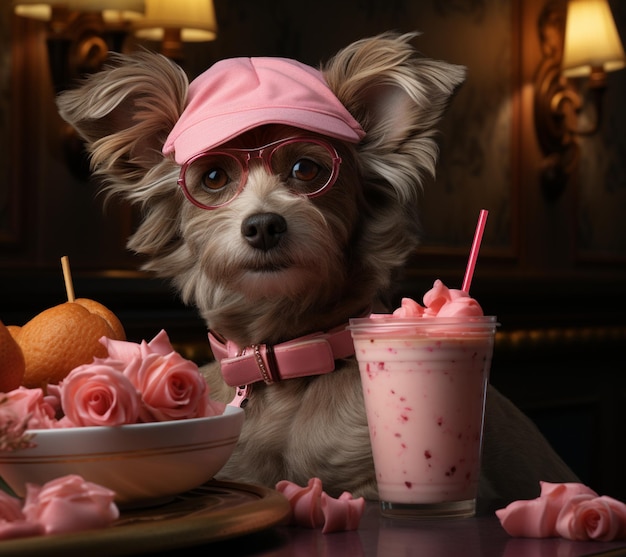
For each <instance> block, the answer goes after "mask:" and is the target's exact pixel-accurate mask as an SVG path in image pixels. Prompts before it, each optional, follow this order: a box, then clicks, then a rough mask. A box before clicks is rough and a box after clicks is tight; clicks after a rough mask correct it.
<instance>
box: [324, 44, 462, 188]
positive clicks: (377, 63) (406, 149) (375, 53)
mask: <svg viewBox="0 0 626 557" xmlns="http://www.w3.org/2000/svg"><path fill="white" fill-rule="evenodd" d="M416 36H417V34H416V33H410V34H404V35H400V34H397V33H384V34H382V35H378V36H376V37H372V38H368V39H363V40H360V41H357V42H355V43H353V44H351V45H350V46H348V47H346V48H345V49H343V50H341V51H340V52H338V53H337V54H336V55H335V56H334V57H333V58H332V59H331V60H330V61H329V62H328V63H327V64H326V66H325V67H324V68H322V71H323V72H324V76H325V78H326V80H327V82H328V84H329V86H330V88H331V89H332V90H333V92H334V93H335V95H336V96H337V98H338V99H339V100H340V101H341V102H342V103H343V104H344V106H345V107H346V108H347V109H348V110H349V111H350V113H351V114H352V115H353V116H354V117H355V118H356V119H357V120H358V121H359V123H360V124H361V126H362V127H363V129H364V130H365V132H366V136H365V138H364V140H363V141H362V143H361V145H360V147H359V149H360V150H361V152H362V154H363V155H364V156H362V157H361V159H362V162H364V164H365V168H364V171H365V173H366V176H365V178H366V180H367V178H368V176H371V177H372V178H375V179H376V178H377V179H378V180H380V178H381V177H382V178H383V180H384V181H385V182H389V180H390V179H391V184H392V186H394V188H396V189H397V193H398V195H399V196H400V197H401V198H402V197H404V195H409V198H413V195H412V194H411V190H415V182H416V175H417V178H418V180H417V181H418V182H419V183H421V181H422V178H423V175H424V173H425V172H426V173H428V174H431V175H434V171H435V164H436V161H437V157H438V148H437V143H436V138H435V136H436V130H435V125H436V124H437V122H438V121H439V120H440V118H441V116H442V114H443V112H444V110H445V109H446V107H447V105H448V103H449V101H450V98H451V96H452V94H453V93H454V91H455V90H456V89H457V88H458V87H459V86H460V85H461V83H462V82H463V81H464V79H465V68H463V67H462V66H458V65H454V64H450V63H447V62H441V61H437V60H431V59H429V58H425V57H423V56H420V55H419V53H418V52H417V51H416V50H415V49H414V48H413V47H412V46H411V44H410V41H411V40H412V39H413V38H414V37H416ZM405 179H406V183H404V180H405Z"/></svg>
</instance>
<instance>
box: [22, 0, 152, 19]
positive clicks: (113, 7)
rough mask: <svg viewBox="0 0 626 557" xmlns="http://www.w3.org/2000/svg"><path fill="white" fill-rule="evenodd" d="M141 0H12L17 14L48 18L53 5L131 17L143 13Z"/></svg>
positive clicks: (118, 16)
mask: <svg viewBox="0 0 626 557" xmlns="http://www.w3.org/2000/svg"><path fill="white" fill-rule="evenodd" d="M143 4H144V2H143V0H13V9H14V11H15V13H16V14H17V15H20V16H23V17H30V18H33V19H41V20H46V21H47V20H50V19H51V18H52V8H53V6H58V7H64V8H67V9H69V10H76V11H80V12H102V13H103V16H104V17H105V20H106V19H109V18H121V19H132V18H135V17H140V16H141V14H142V13H143V10H144V8H143Z"/></svg>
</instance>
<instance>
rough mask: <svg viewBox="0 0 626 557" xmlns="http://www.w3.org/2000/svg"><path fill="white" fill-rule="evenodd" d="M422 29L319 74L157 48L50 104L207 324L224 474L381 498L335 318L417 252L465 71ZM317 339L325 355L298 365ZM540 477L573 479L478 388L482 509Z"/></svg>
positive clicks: (529, 487) (353, 312) (509, 410)
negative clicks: (315, 480)
mask: <svg viewBox="0 0 626 557" xmlns="http://www.w3.org/2000/svg"><path fill="white" fill-rule="evenodd" d="M415 36H416V34H398V33H391V32H389V33H383V34H381V35H378V36H375V37H371V38H366V39H362V40H359V41H356V42H355V43H353V44H351V45H349V46H347V47H346V48H344V49H343V50H341V51H340V52H338V53H337V54H336V55H335V56H333V57H332V58H331V59H330V60H329V61H328V62H327V63H325V64H324V65H323V66H322V67H321V68H320V69H319V70H318V69H314V68H311V67H309V66H305V65H304V64H300V63H299V62H297V61H295V60H288V59H282V58H233V59H228V60H222V61H219V62H217V63H216V64H214V65H212V66H211V67H210V68H209V69H208V70H207V71H206V72H205V73H203V74H201V75H200V76H199V77H198V78H196V79H195V80H193V81H192V82H191V83H189V81H188V79H187V77H186V76H185V74H184V72H183V71H182V69H181V68H179V67H178V66H177V65H176V64H174V63H173V62H171V61H169V60H168V59H166V58H164V57H163V56H160V55H158V54H154V53H150V52H138V53H133V54H129V55H112V59H111V61H110V63H109V65H108V67H107V68H106V69H104V70H103V71H101V72H99V73H96V74H94V75H91V76H89V77H87V78H86V79H85V80H84V81H83V82H82V83H81V84H80V86H78V87H77V88H76V89H73V90H70V91H66V92H64V93H62V94H61V95H60V96H59V98H58V107H59V111H60V114H61V116H62V118H63V119H64V120H66V121H67V122H68V123H69V124H71V125H72V126H73V127H74V128H75V129H76V130H77V131H78V133H79V134H80V135H81V136H82V138H83V139H84V141H85V142H86V145H87V148H88V151H89V153H90V157H91V165H92V168H93V171H94V174H95V175H96V176H97V177H99V178H100V179H101V180H102V182H103V186H104V191H106V192H107V195H121V196H123V197H124V198H126V199H127V200H129V201H130V202H132V203H134V204H136V205H138V206H139V207H140V208H141V210H142V214H143V218H142V220H141V223H140V224H139V226H138V228H137V230H136V232H135V233H134V234H133V235H132V237H131V238H130V239H129V242H128V246H129V248H130V249H131V250H133V251H135V252H137V253H138V254H141V255H143V256H144V257H145V259H146V263H145V265H144V266H143V268H144V269H145V270H147V271H150V272H152V273H154V274H156V275H157V276H159V277H165V278H167V279H169V280H170V281H171V282H172V283H173V285H175V287H176V288H177V290H178V292H179V293H180V296H181V298H182V300H183V301H184V302H185V303H187V304H190V305H194V306H195V307H196V308H197V309H198V311H199V312H200V314H201V315H202V317H203V319H204V320H205V321H206V325H207V327H208V329H209V331H210V339H211V346H212V348H213V353H214V354H215V356H216V361H215V362H212V363H210V364H208V365H207V366H206V367H203V373H205V375H206V378H207V381H208V383H209V385H210V387H211V392H212V395H213V397H214V398H216V399H219V400H222V401H224V402H230V401H232V400H236V403H238V404H242V406H245V413H246V419H245V424H244V427H243V431H242V433H241V437H240V440H239V443H238V445H237V448H236V450H235V453H234V454H233V456H232V458H231V459H230V461H229V462H228V464H227V465H226V467H225V468H224V470H223V471H222V473H221V475H220V477H221V478H229V479H234V480H237V481H242V482H249V483H256V484H262V485H266V486H270V487H273V486H274V485H275V484H276V483H277V482H278V481H280V480H284V479H288V480H291V481H293V482H295V483H298V484H300V485H306V483H307V481H308V480H309V479H310V478H312V477H319V478H320V479H321V480H322V483H323V486H324V489H325V491H326V492H327V493H329V494H330V495H331V496H337V495H339V494H340V493H342V492H343V491H349V492H351V493H352V494H353V495H354V496H355V497H358V496H363V497H365V498H367V499H376V498H377V496H378V495H377V489H376V480H375V474H374V467H373V460H372V454H371V449H370V441H369V434H368V427H367V420H366V416H365V410H364V404H363V395H362V391H361V385H360V379H359V371H358V366H357V363H356V361H355V358H354V356H353V348H352V345H351V342H346V337H345V334H346V333H345V326H346V324H347V323H348V321H349V319H350V318H353V317H358V316H364V315H367V314H368V313H369V312H371V311H373V310H374V309H376V308H377V307H379V306H378V305H377V304H379V303H380V300H381V299H384V294H385V293H386V292H389V290H390V288H391V287H392V284H393V280H394V277H395V276H396V273H397V272H398V271H399V270H401V269H402V267H403V265H404V264H405V263H406V260H407V258H408V257H409V256H410V255H411V254H412V253H413V252H414V250H415V248H416V246H417V245H418V242H419V236H420V230H419V225H418V222H419V213H418V207H419V195H420V193H421V188H422V185H423V183H424V180H425V178H426V177H427V176H431V175H434V173H435V165H436V162H437V155H438V151H437V142H436V139H437V137H436V136H437V129H436V128H437V123H438V122H439V120H440V119H441V117H442V115H443V114H444V112H445V110H446V108H447V106H448V104H449V102H450V101H451V99H452V97H453V95H454V92H455V91H456V90H457V89H458V87H459V86H461V84H462V82H463V81H464V79H465V69H464V68H463V67H461V66H458V65H454V64H450V63H447V62H442V61H436V60H432V59H429V58H427V57H425V56H422V55H421V54H419V53H418V52H417V51H416V50H415V48H414V47H413V46H412V45H411V41H412V40H413V39H414V37H415ZM316 335H317V336H316ZM342 335H343V336H342ZM311 338H314V339H317V340H319V339H320V338H321V343H322V345H323V349H322V348H316V349H315V350H313V352H310V353H309V352H306V351H303V352H299V353H298V354H299V355H297V357H296V359H295V362H294V361H293V357H292V358H291V361H290V360H289V354H290V352H289V349H290V348H291V347H294V346H296V345H297V346H298V347H299V348H298V349H300V348H301V347H302V346H307V342H306V341H308V340H310V339H311ZM329 339H330V340H329ZM335 341H336V342H335ZM316 342H317V341H316ZM333 343H334V344H333ZM329 345H330V346H329ZM324 350H325V355H322V352H324ZM329 350H330V356H329V355H328V354H329ZM291 355H292V356H293V354H292V353H291ZM318 359H319V360H320V361H318ZM329 359H330V362H329V361H328V360H329ZM321 360H324V361H323V362H321ZM277 362H279V363H280V365H278V364H277ZM328 368H330V369H328ZM320 370H322V371H320ZM542 480H543V481H553V482H564V481H577V478H576V476H575V475H574V474H573V473H572V471H571V470H570V469H569V468H568V467H567V465H566V464H565V463H564V462H563V461H562V460H561V459H560V458H559V456H558V455H557V454H556V453H555V451H554V450H553V449H552V448H551V446H550V445H549V444H548V442H547V441H546V440H545V438H544V437H543V436H542V435H541V434H540V432H539V431H538V429H537V428H536V427H535V425H534V424H533V423H532V422H531V421H530V420H529V419H528V418H527V417H526V416H524V415H523V414H522V413H521V412H520V411H519V410H518V409H517V408H516V407H515V406H514V405H513V404H512V403H511V402H510V401H508V399H506V398H505V397H503V396H502V395H501V394H499V393H498V392H497V391H496V390H495V389H494V388H492V387H489V391H488V396H487V410H486V419H485V435H484V446H483V464H482V472H481V480H480V488H479V506H482V508H488V507H493V506H497V505H500V504H506V503H508V502H510V501H512V500H515V499H528V498H533V497H536V496H537V495H538V494H539V481H542Z"/></svg>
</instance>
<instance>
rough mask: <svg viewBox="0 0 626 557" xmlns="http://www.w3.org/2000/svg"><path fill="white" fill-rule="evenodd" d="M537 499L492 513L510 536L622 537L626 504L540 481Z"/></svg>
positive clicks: (572, 485) (625, 535) (584, 488)
mask: <svg viewBox="0 0 626 557" xmlns="http://www.w3.org/2000/svg"><path fill="white" fill-rule="evenodd" d="M540 485H541V494H540V496H539V497H538V498H537V499H532V500H529V501H514V502H513V503H511V504H510V505H508V506H507V507H506V508H504V509H500V510H497V511H496V515H497V517H498V518H499V519H500V523H501V524H502V527H503V528H504V529H505V530H506V531H507V532H508V534H509V535H511V536H520V537H528V538H547V537H556V536H562V537H564V538H567V539H572V540H589V539H597V540H602V541H611V540H615V539H623V538H626V505H624V504H623V503H621V502H620V501H617V500H615V499H612V498H610V497H599V496H598V494H597V493H596V492H595V491H593V490H592V489H590V488H588V487H587V486H585V485H583V484H580V483H562V484H556V483H549V482H540Z"/></svg>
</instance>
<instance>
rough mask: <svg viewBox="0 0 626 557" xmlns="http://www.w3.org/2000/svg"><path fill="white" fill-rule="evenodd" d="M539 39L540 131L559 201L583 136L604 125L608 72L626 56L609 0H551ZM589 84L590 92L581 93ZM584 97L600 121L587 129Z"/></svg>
mask: <svg viewBox="0 0 626 557" xmlns="http://www.w3.org/2000/svg"><path fill="white" fill-rule="evenodd" d="M539 37H540V41H541V50H542V54H543V57H542V60H541V63H540V65H539V67H538V70H537V73H536V75H535V97H534V109H535V112H534V117H535V129H536V132H537V138H538V141H539V145H540V147H541V150H542V152H543V154H544V157H545V159H544V165H543V168H542V174H541V185H542V188H543V191H544V194H545V195H546V197H547V198H549V199H556V198H558V197H559V195H560V194H561V193H562V192H563V190H564V188H565V186H566V185H567V181H568V179H569V177H570V176H571V175H572V172H573V171H574V170H575V169H576V167H577V164H578V160H579V154H580V147H579V144H578V140H577V137H578V136H584V135H591V134H594V133H595V132H596V131H597V130H598V129H599V127H600V125H601V123H602V100H603V94H604V92H605V90H606V74H607V72H610V71H614V70H619V69H622V68H624V67H625V66H626V56H625V55H624V49H623V46H622V43H621V41H620V38H619V34H618V32H617V29H616V26H615V21H614V20H613V16H612V13H611V8H610V6H609V4H608V0H569V2H567V4H565V3H564V2H562V1H560V2H559V1H550V2H548V3H547V4H546V6H545V7H544V9H543V11H542V13H541V16H540V18H539ZM585 80H586V83H585ZM584 86H586V89H587V94H586V95H584V93H583V94H581V92H580V90H581V89H582V88H583V87H584ZM584 99H586V100H587V101H588V102H590V103H592V104H593V106H594V109H595V122H594V124H593V125H592V126H589V127H587V128H584V129H581V128H580V127H579V126H578V114H579V113H580V111H581V110H582V108H583V106H584Z"/></svg>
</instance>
